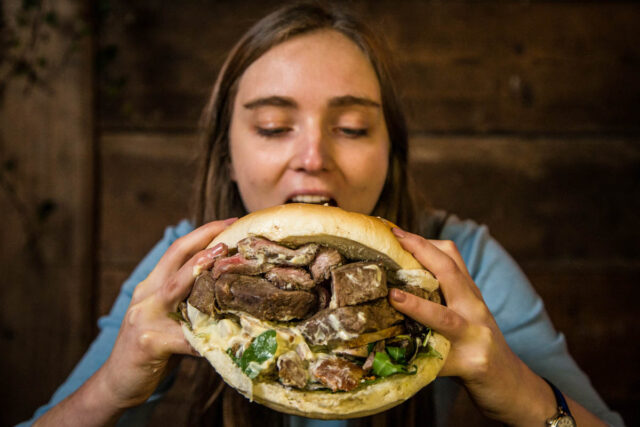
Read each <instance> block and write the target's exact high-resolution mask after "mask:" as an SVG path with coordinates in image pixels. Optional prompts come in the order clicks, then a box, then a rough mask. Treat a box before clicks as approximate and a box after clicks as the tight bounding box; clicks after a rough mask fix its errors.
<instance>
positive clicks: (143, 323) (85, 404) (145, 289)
mask: <svg viewBox="0 0 640 427" xmlns="http://www.w3.org/2000/svg"><path fill="white" fill-rule="evenodd" d="M233 221H235V218H232V219H229V220H226V221H214V222H211V223H208V224H205V225H203V226H202V227H200V228H198V229H196V230H194V231H193V232H191V233H189V234H187V235H185V236H183V237H181V238H179V239H178V240H176V241H175V242H174V243H173V244H172V245H171V246H170V247H169V249H168V250H167V251H166V252H165V254H164V255H163V256H162V258H161V259H160V261H159V262H158V264H157V265H156V267H155V268H154V269H153V271H152V272H151V273H150V274H149V276H148V277H147V278H146V279H145V280H143V281H142V282H140V283H139V284H138V286H137V287H136V289H135V291H134V293H133V297H132V299H131V303H130V305H129V308H128V310H127V313H126V314H125V316H124V319H123V321H122V325H121V327H120V332H119V333H118V337H117V339H116V342H115V345H114V347H113V350H112V352H111V355H110V356H109V358H108V359H107V361H106V362H105V364H104V365H103V366H102V367H101V368H100V369H99V370H98V371H97V372H96V373H95V374H94V375H93V376H92V377H91V378H90V379H89V380H87V382H86V383H85V384H83V386H82V387H81V388H80V389H78V390H77V391H76V392H75V393H74V394H72V395H71V396H69V397H68V398H67V399H65V400H64V401H62V402H60V404H59V405H57V406H56V407H55V408H53V409H52V410H51V411H49V412H48V413H47V414H45V416H43V417H42V418H41V419H40V420H38V423H39V424H44V425H61V424H64V425H105V424H110V423H114V422H115V421H116V420H117V418H118V417H119V415H120V414H121V413H122V411H123V410H124V409H126V408H129V407H132V406H136V405H138V404H141V403H143V402H144V401H146V400H147V399H148V398H149V396H151V394H152V393H153V391H154V390H155V389H156V387H157V386H158V384H159V382H160V381H161V380H162V378H163V377H164V376H165V375H166V373H167V370H168V365H169V358H170V357H171V356H172V355H174V354H190V355H197V353H196V352H195V350H193V348H192V347H191V346H190V345H189V343H188V342H187V341H186V339H185V338H184V336H183V334H182V329H181V326H180V325H179V324H178V323H177V322H176V321H175V320H173V319H171V318H170V317H169V316H168V314H169V313H170V312H174V311H176V309H177V306H178V303H179V302H180V301H182V300H184V298H186V297H187V295H188V294H189V292H190V290H191V287H192V286H193V282H194V279H195V278H194V267H196V266H197V267H200V268H201V269H207V268H211V266H212V265H213V262H214V260H215V258H216V257H217V256H218V255H219V254H220V253H221V252H222V247H221V245H217V246H214V247H212V248H209V249H203V248H205V247H206V246H207V245H208V244H209V242H211V241H212V240H213V238H214V237H215V236H217V235H218V234H219V233H220V232H221V231H222V230H223V229H224V228H226V227H227V226H228V225H229V224H231V223H232V222H233Z"/></svg>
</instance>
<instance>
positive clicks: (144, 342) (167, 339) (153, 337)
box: [138, 322, 198, 358]
mask: <svg viewBox="0 0 640 427" xmlns="http://www.w3.org/2000/svg"><path fill="white" fill-rule="evenodd" d="M138 343H139V345H140V348H141V349H142V350H143V351H144V352H145V353H146V354H149V355H152V357H157V358H168V357H169V356H171V355H172V354H188V355H193V356H197V355H198V352H197V351H195V350H194V349H193V347H191V344H189V342H188V341H187V340H186V338H185V337H184V334H183V333H182V329H181V326H180V325H178V324H177V323H175V322H171V323H169V324H167V325H166V327H165V328H164V330H163V331H156V330H149V331H145V332H143V333H142V334H141V335H140V336H139V337H138Z"/></svg>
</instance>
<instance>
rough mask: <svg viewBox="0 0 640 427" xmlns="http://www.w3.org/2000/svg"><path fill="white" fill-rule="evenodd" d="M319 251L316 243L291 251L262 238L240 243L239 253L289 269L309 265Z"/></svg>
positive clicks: (244, 240)
mask: <svg viewBox="0 0 640 427" xmlns="http://www.w3.org/2000/svg"><path fill="white" fill-rule="evenodd" d="M317 251H318V245H317V244H315V243H309V244H307V245H304V246H301V247H299V248H298V249H290V248H287V247H286V246H282V245H279V244H277V243H274V242H272V241H270V240H267V239H263V238H262V237H253V236H252V237H247V238H245V239H242V240H240V241H239V242H238V252H240V253H241V254H242V255H243V256H244V257H245V258H247V259H257V260H260V261H262V262H268V263H271V264H276V265H284V266H289V267H303V266H306V265H309V263H310V262H311V261H312V260H313V258H314V257H315V255H316V252H317Z"/></svg>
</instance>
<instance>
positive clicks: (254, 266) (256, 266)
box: [212, 254, 273, 279]
mask: <svg viewBox="0 0 640 427" xmlns="http://www.w3.org/2000/svg"><path fill="white" fill-rule="evenodd" d="M272 268H273V265H272V264H269V263H265V262H262V261H261V260H257V259H247V258H245V257H243V256H242V254H236V255H233V256H230V257H228V258H220V259H218V260H216V263H215V264H214V266H213V270H212V271H213V278H214V279H217V278H218V277H220V276H221V275H222V274H224V273H234V274H244V275H247V276H257V275H258V274H262V273H265V272H267V271H269V270H271V269H272Z"/></svg>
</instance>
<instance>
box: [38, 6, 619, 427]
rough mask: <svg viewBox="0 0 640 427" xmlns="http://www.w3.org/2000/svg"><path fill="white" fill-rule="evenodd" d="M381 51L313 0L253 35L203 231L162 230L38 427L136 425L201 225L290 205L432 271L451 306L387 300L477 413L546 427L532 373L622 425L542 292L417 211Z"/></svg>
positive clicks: (243, 54) (225, 74) (221, 93)
mask: <svg viewBox="0 0 640 427" xmlns="http://www.w3.org/2000/svg"><path fill="white" fill-rule="evenodd" d="M383 52H384V49H383V48H382V46H380V44H379V42H378V41H377V40H376V38H375V37H374V35H373V33H372V32H371V31H369V30H368V29H367V28H365V27H363V26H362V25H361V24H360V23H358V21H356V20H354V19H353V18H351V17H349V16H347V15H344V14H342V13H341V12H339V11H334V10H330V9H325V8H322V7H319V6H316V5H309V4H302V5H293V6H290V7H284V8H281V9H280V10H278V11H276V12H275V13H273V14H271V15H269V16H267V17H265V18H264V19H262V20H261V21H260V22H258V23H257V24H256V25H255V26H254V27H253V28H252V29H250V30H249V32H248V33H247V34H246V35H245V36H244V37H243V39H242V40H240V42H239V43H238V45H236V47H235V48H234V50H233V51H232V53H231V54H230V56H229V58H228V60H227V62H226V63H225V65H224V67H223V69H222V71H221V73H220V76H219V78H218V81H217V83H216V86H215V89H214V92H213V94H212V97H211V101H210V103H209V106H208V108H207V109H206V111H205V119H206V121H205V126H204V132H203V143H204V149H203V152H204V155H203V156H202V159H203V168H202V173H201V180H200V182H199V185H198V190H197V195H198V197H197V200H198V203H197V208H196V212H195V220H194V223H196V224H203V223H204V225H202V226H200V227H199V228H197V229H196V230H195V231H191V230H192V226H191V225H190V224H189V223H186V222H183V223H181V224H180V225H178V226H177V227H176V228H171V229H169V230H168V232H167V234H166V235H165V239H163V241H162V242H160V243H159V244H158V246H156V248H154V250H153V251H152V252H151V253H150V254H149V255H148V256H147V258H146V259H145V260H144V261H143V263H142V264H141V265H140V266H139V267H138V268H137V269H136V271H135V272H134V274H133V275H132V277H131V278H130V279H129V280H128V281H127V282H126V283H125V285H124V286H123V290H122V292H121V295H120V296H119V297H118V300H117V301H116V304H115V306H114V308H113V310H112V312H111V314H110V315H109V316H108V317H107V318H104V319H101V328H102V333H101V334H100V336H99V337H98V339H97V340H96V341H95V342H94V344H93V346H92V348H91V349H90V350H89V352H88V353H87V355H85V358H84V359H83V360H82V362H81V363H80V364H79V365H78V367H77V368H76V370H75V371H74V373H72V375H71V377H70V378H69V379H68V380H67V382H66V383H65V384H64V385H63V386H62V387H61V388H60V389H59V390H58V392H57V393H56V395H54V397H53V399H52V401H51V402H50V404H49V405H48V406H47V407H44V408H41V409H40V410H39V411H38V412H37V413H36V416H38V415H40V414H42V413H43V412H45V411H47V410H48V409H50V410H48V412H46V414H45V415H44V416H42V418H40V420H39V422H41V424H43V425H58V424H60V423H61V422H64V423H65V424H81V425H93V424H95V425H104V424H109V423H113V422H115V421H116V420H117V419H119V418H120V417H122V416H123V414H124V417H123V420H124V421H127V420H128V421H129V422H131V423H140V422H142V421H144V420H145V419H146V418H147V417H148V411H147V409H148V408H149V407H150V406H151V405H150V404H149V403H148V400H149V398H150V397H151V398H152V400H153V399H155V398H156V397H157V396H159V395H161V394H162V392H163V391H164V389H165V388H166V387H165V385H166V384H164V385H161V382H162V380H163V378H165V377H166V375H167V373H169V372H170V371H171V369H172V367H173V363H172V361H173V358H171V356H172V355H174V354H189V355H194V351H193V349H192V348H191V347H190V346H189V345H188V344H187V342H186V341H185V339H184V338H183V336H182V332H181V330H180V328H179V326H178V325H177V324H176V323H175V322H173V321H172V320H171V319H169V318H168V316H167V313H168V312H170V311H174V310H175V308H176V306H177V304H178V302H180V301H181V300H183V299H184V298H185V297H186V296H187V295H188V293H189V291H190V288H191V286H192V284H193V277H192V271H193V267H194V265H202V266H204V267H206V266H210V265H211V263H212V261H211V260H212V259H213V257H214V256H215V255H216V253H215V249H203V248H205V247H206V245H207V244H208V243H209V242H210V241H211V240H212V239H213V237H215V236H216V235H217V234H218V233H219V232H220V231H221V230H223V229H224V227H226V226H227V225H228V224H230V223H231V222H233V219H231V220H224V221H213V222H209V221H211V220H213V219H216V218H228V217H234V216H240V215H244V214H245V213H247V212H251V211H254V210H257V209H261V208H265V207H269V206H273V205H277V204H281V203H286V202H289V201H302V202H330V203H333V204H337V205H338V206H340V207H342V208H344V209H347V210H352V211H357V212H362V213H367V214H374V215H379V216H382V217H385V218H388V219H390V220H392V221H394V222H396V223H397V224H399V225H400V226H401V228H402V229H396V230H395V234H396V236H397V237H398V240H399V241H400V242H401V244H402V245H403V246H404V247H405V248H406V249H407V250H409V251H410V252H412V253H413V254H414V255H415V257H416V258H417V259H418V261H420V262H421V263H422V264H424V266H425V267H426V268H428V269H429V270H431V271H432V272H433V273H434V274H435V275H436V276H437V277H438V279H439V280H440V282H441V286H442V290H443V293H444V295H445V298H446V300H447V302H448V306H447V307H443V306H438V305H435V304H432V303H430V302H428V301H425V300H421V299H418V298H415V297H413V296H412V295H410V294H405V293H402V292H400V291H397V292H396V290H394V292H391V294H390V302H391V303H392V304H393V306H394V307H395V308H396V309H398V310H400V311H402V312H403V313H405V314H407V315H409V316H411V317H413V318H415V319H416V320H418V321H420V322H422V323H424V324H427V325H430V326H431V327H433V328H434V329H435V330H437V331H439V332H441V333H442V334H443V335H445V336H446V337H448V338H449V339H450V341H451V343H452V351H451V354H450V357H449V358H448V360H447V362H446V364H445V366H444V368H443V371H442V375H444V376H452V377H457V378H458V379H459V380H460V381H461V382H462V384H463V385H464V387H465V388H466V389H467V391H468V392H469V393H470V395H471V397H472V398H473V400H474V401H475V402H476V404H477V405H478V406H479V408H480V409H481V410H482V411H483V412H484V413H485V414H486V415H487V416H489V417H491V418H494V419H496V420H499V421H501V422H504V423H507V424H514V425H543V423H544V422H545V420H546V419H548V418H550V417H552V416H553V415H554V414H555V413H556V411H557V409H556V408H557V405H556V399H555V397H554V393H553V391H552V388H551V387H550V386H549V385H548V384H547V383H546V382H545V380H544V379H543V378H542V377H541V376H539V375H545V376H547V377H548V378H549V380H550V381H552V382H554V383H556V384H558V385H559V386H560V387H561V388H562V389H563V391H564V392H565V397H567V400H568V402H569V407H570V409H571V411H572V413H573V416H574V417H575V419H576V420H577V422H578V424H580V425H602V424H603V423H602V421H601V420H600V419H598V417H596V416H595V415H594V414H593V413H592V412H595V413H597V414H598V416H599V417H601V418H605V419H606V420H607V421H608V422H610V423H615V424H621V423H622V421H621V420H620V418H619V417H618V416H617V414H614V413H612V412H610V411H609V410H608V409H607V408H606V406H605V405H604V403H603V402H602V401H601V400H600V398H599V397H598V396H597V394H596V393H595V391H593V389H592V388H591V386H590V384H589V382H588V379H587V378H586V377H585V376H584V374H582V372H581V371H580V370H579V369H578V368H577V367H576V366H575V363H573V361H572V360H571V358H570V356H569V355H568V353H567V351H566V347H565V346H564V340H563V337H562V335H560V334H558V333H557V332H555V331H554V330H553V327H552V326H551V324H550V322H549V320H548V318H547V317H546V315H545V313H544V310H543V308H542V304H541V301H540V300H539V297H537V295H535V293H534V292H533V291H532V290H531V288H530V286H529V285H528V283H527V281H526V279H525V278H524V277H523V276H522V274H521V273H520V271H519V270H518V269H517V267H516V266H515V265H514V263H513V261H511V259H510V258H509V257H508V255H506V254H505V253H504V252H503V250H502V249H501V248H500V247H499V246H498V245H497V244H496V243H495V242H494V241H493V240H492V239H491V238H490V237H489V236H488V234H487V232H486V229H485V228H483V227H478V226H476V225H475V224H473V223H471V222H464V221H460V220H457V219H455V218H449V219H448V220H446V222H443V221H438V220H437V219H438V218H437V217H436V216H434V215H431V214H429V213H424V214H420V215H418V214H417V213H416V211H415V210H414V207H413V203H412V193H411V192H410V191H409V190H408V184H407V181H408V180H407V169H406V166H407V163H408V162H407V131H406V127H405V123H404V117H403V115H402V113H401V110H400V107H399V103H398V99H397V95H396V92H395V90H394V86H393V84H392V80H391V77H390V73H389V69H388V65H387V61H386V59H385V57H384V53H383ZM405 230H408V231H405ZM409 231H413V232H417V233H419V234H422V235H423V236H425V237H439V238H443V239H444V240H427V239H425V238H423V237H421V236H420V235H418V234H413V233H410V232H409ZM446 239H450V240H446ZM454 242H455V243H454ZM134 288H135V291H133V289H134ZM490 307H491V310H490ZM492 311H493V315H492ZM494 316H495V317H494ZM120 320H122V325H121V326H120ZM501 329H502V331H504V333H505V335H503V333H502V332H501ZM116 335H117V337H116ZM510 346H511V347H510ZM512 348H513V350H512ZM109 353H110V354H109ZM525 362H526V363H525ZM205 365H206V363H204V364H203V366H205ZM530 366H531V367H530ZM205 368H206V371H207V372H211V369H210V368H208V367H206V366H205ZM534 370H535V371H536V372H534ZM441 383H442V381H440V380H439V381H438V382H436V386H438V385H439V384H441ZM159 385H160V388H159V389H158V386H159ZM214 386H215V384H214ZM214 388H215V387H214ZM156 389H158V390H156ZM446 389H450V387H449V386H447V383H446V382H444V383H443V386H442V387H441V390H438V387H436V390H435V402H436V404H435V411H436V412H435V413H436V415H437V416H438V417H440V418H442V417H443V415H442V412H441V409H442V408H443V407H444V406H446V405H444V404H443V403H442V401H444V400H446V399H447V397H448V395H447V393H446ZM154 391H156V393H154ZM209 394H210V393H209ZM209 394H207V395H205V397H208V396H209ZM216 396H220V394H219V393H217V394H216ZM224 396H225V397H226V396H228V394H227V393H225V394H224ZM569 396H571V397H573V398H575V399H576V400H573V399H572V398H570V397H569ZM63 399H64V400H63ZM205 400H206V399H205ZM209 400H210V401H209V402H207V405H206V406H207V408H208V409H211V408H217V409H216V410H215V411H211V410H208V411H200V412H197V413H198V414H199V415H201V416H203V417H205V418H206V417H208V416H209V415H211V413H212V412H215V414H213V416H217V417H218V419H219V418H220V417H224V416H225V414H224V413H222V411H224V409H220V408H224V407H226V406H225V405H220V404H217V403H215V402H216V401H220V400H222V398H220V397H218V399H209ZM145 402H147V403H145ZM212 402H213V403H212ZM241 402H246V401H245V400H243V399H241ZM578 402H580V403H578ZM423 403H424V402H421V403H420V404H419V407H420V408H423V409H424V405H423ZM53 405H55V406H53ZM134 407H137V408H138V410H128V408H134ZM207 408H205V409H207ZM227 415H228V414H227ZM284 418H287V421H288V422H289V423H290V424H295V423H298V424H299V423H304V422H305V420H303V419H299V418H296V419H292V418H288V417H284V416H281V417H280V419H281V420H283V419H284ZM205 421H206V420H205ZM226 421H227V422H229V419H228V418H227V419H226ZM257 421H259V422H260V423H264V419H261V420H257ZM407 421H408V420H407V419H403V423H405V422H407ZM414 421H416V422H424V421H425V419H424V418H420V417H418V418H417V419H415V420H414Z"/></svg>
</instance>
